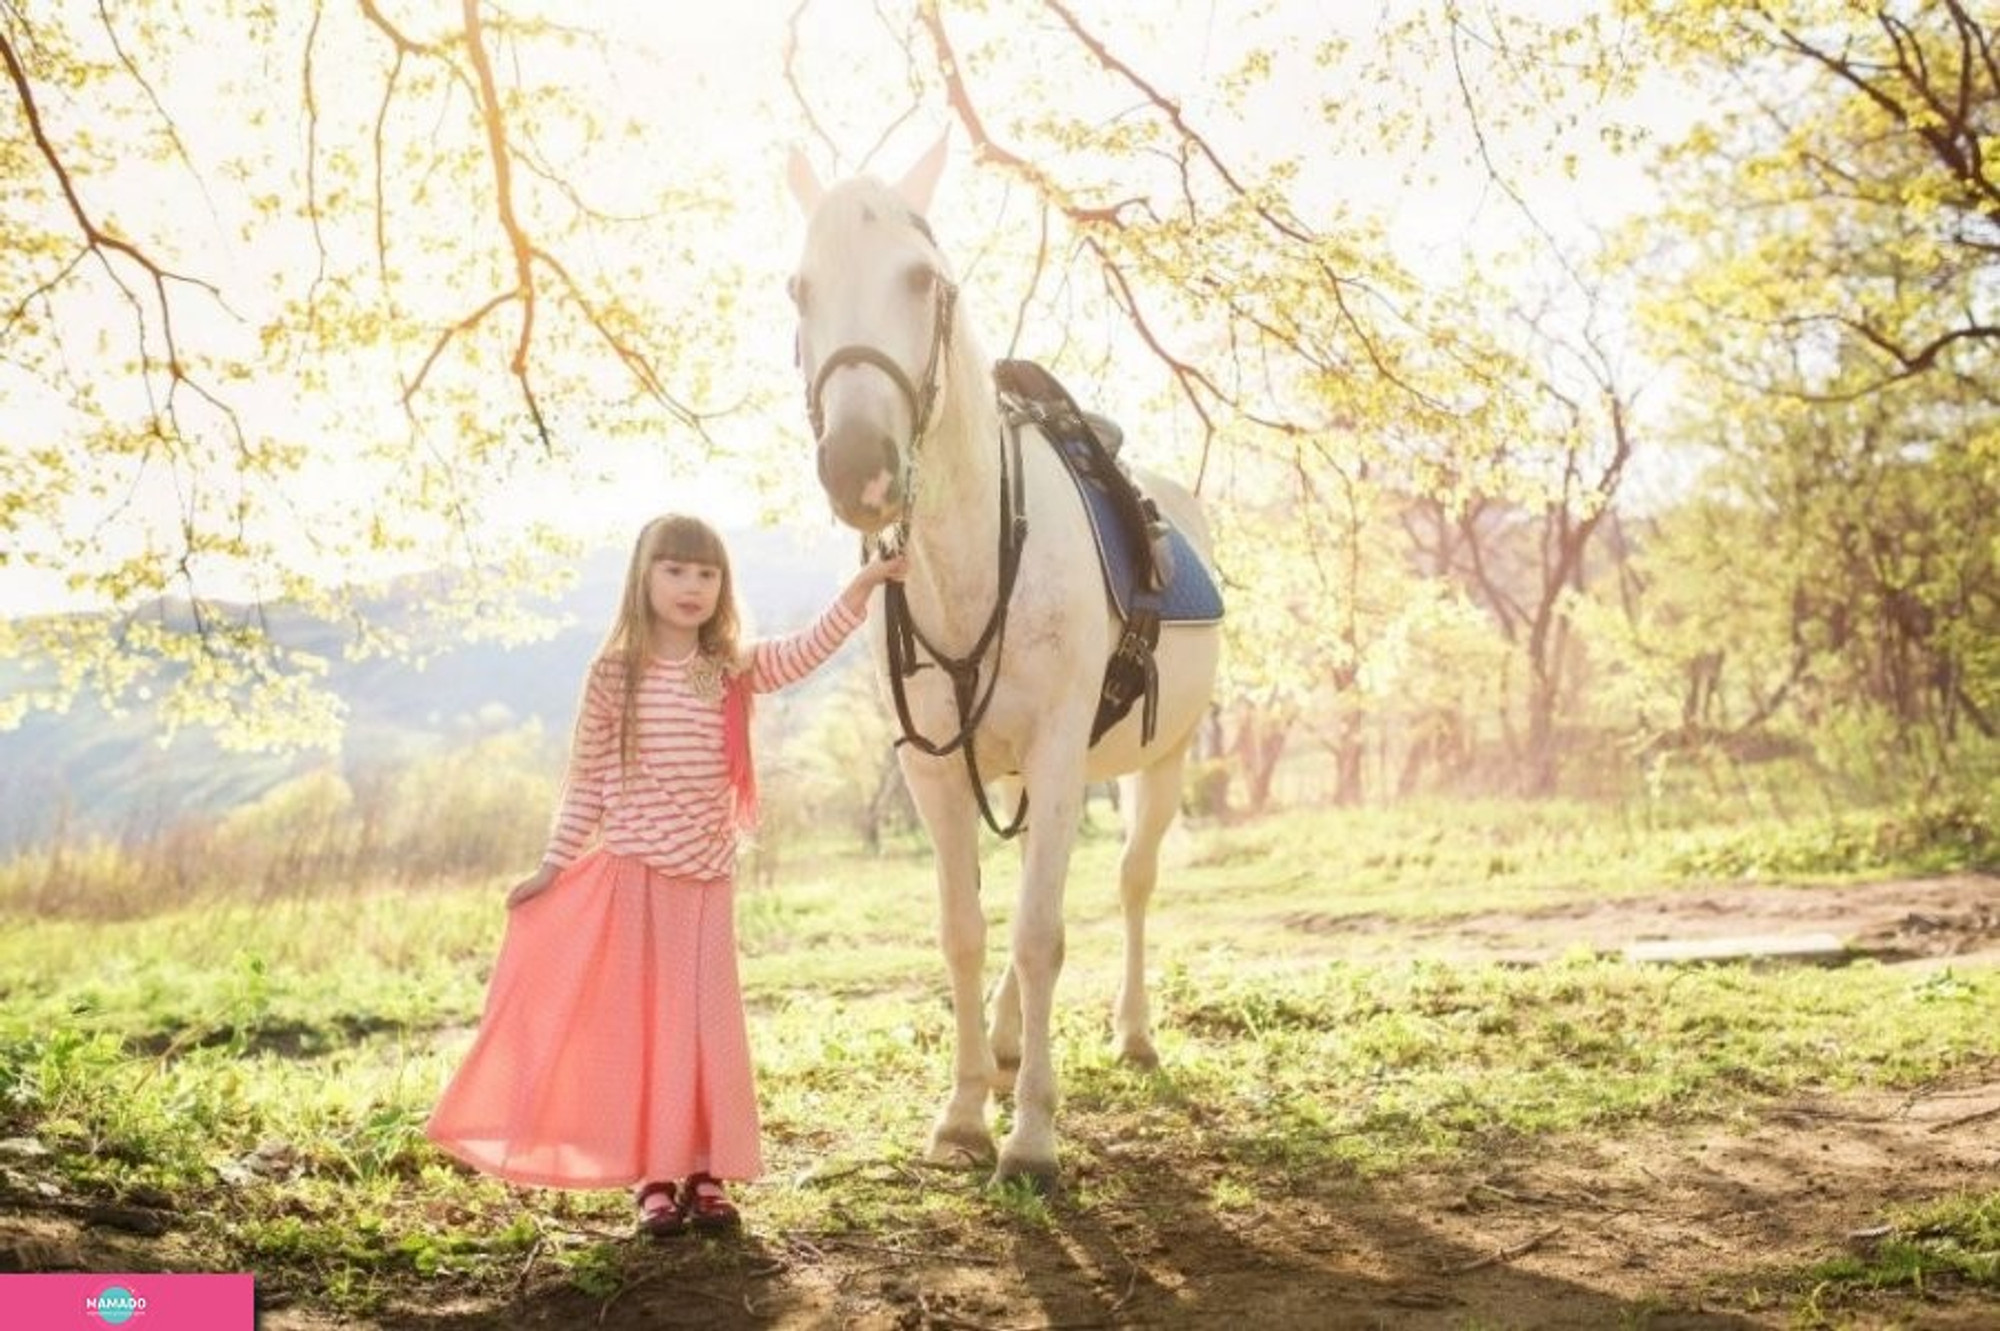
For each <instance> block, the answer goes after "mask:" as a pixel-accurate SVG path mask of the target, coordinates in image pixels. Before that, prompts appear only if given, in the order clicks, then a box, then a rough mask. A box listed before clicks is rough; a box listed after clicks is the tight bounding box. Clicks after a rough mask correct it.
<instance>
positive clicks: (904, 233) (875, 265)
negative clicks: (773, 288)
mask: <svg viewBox="0 0 2000 1331" xmlns="http://www.w3.org/2000/svg"><path fill="white" fill-rule="evenodd" d="M944 148H945V145H944V141H943V140H942V139H940V140H939V141H938V144H937V146H936V147H935V148H933V149H932V150H931V151H930V152H929V153H927V154H925V156H924V158H923V159H922V160H921V161H919V162H918V163H917V164H916V165H915V166H914V167H912V168H911V169H910V172H909V174H908V175H906V176H905V177H903V179H902V180H901V181H899V182H898V183H897V184H896V185H894V186H890V185H885V184H883V183H882V182H880V181H878V180H875V179H873V178H871V177H865V176H864V177H860V178H857V179H853V180H848V181H843V182H842V183H840V184H838V185H835V186H832V187H831V188H826V187H823V186H822V185H821V184H820V181H819V178H818V176H817V175H815V174H814V172H813V169H812V167H811V165H810V164H808V163H807V161H806V159H805V157H804V156H803V155H802V154H801V153H799V152H798V151H797V150H796V149H795V150H793V152H792V160H791V167H790V171H789V183H790V185H791V189H792V195H793V197H794V198H796V199H797V200H798V202H799V206H800V207H801V208H803V209H804V210H805V213H806V216H807V218H808V219H809V220H808V223H807V226H806V240H805V249H804V252H803V254H802V255H801V256H800V259H799V266H798V270H797V271H796V272H795V273H794V274H793V275H792V280H791V296H792V303H793V304H794V305H795V306H796V307H797V308H798V316H799V322H798V361H799V372H800V374H801V375H803V376H804V379H805V385H806V409H807V413H808V415H809V416H810V418H811V420H812V427H813V433H814V434H815V435H816V436H817V443H818V448H819V481H820V485H821V486H823V487H824V488H825V490H826V495H827V498H828V499H829V500H831V501H832V503H833V511H834V513H835V514H836V515H837V516H838V517H839V518H840V520H841V521H842V522H845V523H846V524H847V525H848V526H850V527H854V528H856V529H858V530H860V531H861V532H863V533H864V534H873V533H875V532H878V531H880V530H881V529H882V528H884V527H886V526H888V525H889V524H890V523H892V522H895V521H897V520H898V519H899V518H901V517H903V516H904V513H905V507H906V505H907V504H908V502H909V498H910V496H909V495H908V494H907V493H905V491H906V489H907V487H908V485H909V483H910V475H911V466H912V464H913V462H914V450H915V448H916V446H917V443H918V440H919V438H920V436H921V435H922V434H923V432H924V429H925V427H926V425H927V424H928V423H929V421H930V419H931V416H932V409H933V407H934V405H935V400H936V396H937V391H938V383H939V376H940V375H941V374H942V373H943V370H944V362H945V360H946V359H947V353H948V346H949V341H950V329H951V319H952V309H953V299H954V297H955V295H956V290H957V289H956V287H955V286H954V285H953V284H952V281H951V278H950V276H949V274H948V273H947V272H946V271H945V265H944V259H943V257H942V256H941V255H939V253H938V250H937V247H936V245H934V244H933V243H932V241H931V236H930V228H929V226H928V225H927V224H926V223H925V221H924V216H923V215H924V210H925V209H926V208H928V207H929V206H930V197H931V191H932V189H933V188H934V187H935V186H936V184H937V178H938V173H939V172H940V171H941V170H942V169H943V167H944Z"/></svg>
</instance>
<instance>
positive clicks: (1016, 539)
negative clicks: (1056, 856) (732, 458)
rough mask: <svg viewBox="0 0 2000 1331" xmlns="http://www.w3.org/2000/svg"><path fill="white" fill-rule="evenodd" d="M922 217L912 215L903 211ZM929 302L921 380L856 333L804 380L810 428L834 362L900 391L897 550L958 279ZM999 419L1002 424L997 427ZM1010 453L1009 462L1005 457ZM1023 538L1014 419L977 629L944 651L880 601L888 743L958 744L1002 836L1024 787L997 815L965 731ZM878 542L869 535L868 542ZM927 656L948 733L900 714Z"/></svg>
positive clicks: (820, 415) (1004, 451)
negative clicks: (944, 691)
mask: <svg viewBox="0 0 2000 1331" xmlns="http://www.w3.org/2000/svg"><path fill="white" fill-rule="evenodd" d="M912 220H913V221H916V222H917V223H918V225H919V226H920V227H921V228H922V229H923V230H924V233H925V235H926V236H928V235H929V229H928V228H927V227H922V221H921V219H916V218H913V219H912ZM937 282H938V290H937V308H936V311H935V317H934V318H933V319H932V322H931V346H930V357H929V364H928V365H927V366H926V367H925V369H924V380H923V383H922V385H918V384H915V383H913V382H911V380H910V376H909V375H908V374H906V373H904V371H903V367H902V366H900V365H898V364H897V363H896V361H895V358H894V357H892V356H890V355H888V354H887V353H885V352H883V351H882V350H880V349H879V348H876V347H872V346H869V345H867V344H866V343H858V342H850V343H848V344H847V345H845V346H841V347H838V348H835V350H834V351H833V352H832V353H831V354H829V355H828V356H827V358H826V360H825V361H824V362H823V363H822V364H821V365H820V367H819V370H818V372H817V373H815V374H814V375H813V378H812V383H811V384H810V385H809V386H808V388H807V389H806V414H807V416H808V418H809V419H810V420H811V422H812V429H813V435H814V437H816V438H817V437H819V436H821V435H823V434H825V432H826V415H825V409H824V403H823V399H824V395H825V392H826V382H827V380H828V379H829V378H830V377H832V375H833V373H834V371H836V370H840V369H844V368H846V367H848V366H867V367H869V368H871V369H876V370H880V371H881V372H882V373H883V374H884V375H886V376H887V377H888V379H889V382H890V383H892V384H894V385H895V386H896V391H897V392H899V393H901V394H902V395H903V401H904V402H905V404H907V405H908V407H909V409H910V421H911V426H910V440H909V446H908V447H907V448H905V449H904V450H903V475H902V478H901V483H902V491H903V515H902V516H901V517H900V518H898V519H897V520H896V524H895V529H894V531H895V539H894V546H895V548H896V549H898V550H907V549H908V548H909V543H910V511H911V509H912V508H913V507H914V506H915V503H916V478H917V461H918V457H917V451H918V445H919V444H920V443H922V441H923V438H924V435H925V434H926V433H927V432H928V431H929V429H930V425H931V413H932V412H933V411H935V410H936V408H937V401H938V393H939V378H940V375H941V372H942V370H943V366H944V362H945V360H946V358H947V357H948V355H949V352H950V348H951V324H952V318H953V313H954V310H955V308H956V305H957V300H958V287H957V286H956V285H954V284H953V283H951V282H948V281H946V280H944V278H943V276H942V275H940V276H939V277H938V279H937ZM1004 428H1005V427H1003V429H1004ZM1010 463H1011V465H1010ZM1027 542H1028V513H1027V494H1026V482H1025V480H1024V478H1023V469H1022V466H1021V427H1020V425H1019V423H1018V422H1017V423H1015V424H1014V426H1013V427H1012V429H1011V430H1008V431H1007V441H1006V442H1005V443H1003V445H1002V447H1001V451H1000V549H999V561H1000V562H999V568H1000V582H999V586H998V588H997V589H996V591H995V593H994V598H993V610H992V612H991V613H990V614H988V615H987V617H986V625H985V627H984V628H983V629H981V630H980V633H979V637H978V639H977V640H976V641H975V642H974V643H973V644H972V648H971V650H970V651H968V652H966V653H965V654H964V655H962V656H953V655H951V654H950V653H948V652H945V651H943V650H941V649H940V648H939V647H938V645H937V644H936V643H934V642H932V641H931V640H930V638H929V637H927V636H926V635H925V634H924V631H923V630H922V629H920V628H918V627H917V623H916V620H915V618H914V617H913V616H912V615H911V614H910V603H909V598H908V596H907V594H906V593H905V592H904V590H903V586H902V584H901V583H896V582H891V583H889V584H887V585H886V586H885V587H884V588H883V594H882V604H883V611H884V619H885V623H884V630H885V632H886V634H887V640H888V655H889V690H890V693H891V694H892V695H893V696H894V698H895V701H896V720H897V723H898V724H899V725H900V726H901V727H902V731H903V734H902V738H900V739H898V740H897V741H896V743H897V744H898V745H899V746H900V745H903V744H908V745H911V746H912V747H914V748H915V749H916V750H917V751H918V752H920V753H924V754H928V755H929V756H931V757H933V758H942V757H945V756H946V755H948V754H951V753H954V752H963V753H964V754H965V771H966V776H967V777H968V778H969V779H970V780H971V782H972V792H973V794H974V796H975V797H976V798H977V799H978V801H979V813H980V816H981V817H982V818H984V819H985V820H986V825H987V826H988V827H990V828H992V829H993V831H994V832H995V833H996V834H998V835H999V836H1000V837H1001V839H1003V840H1007V839H1011V838H1013V837H1015V836H1017V835H1019V834H1020V832H1021V830H1022V829H1023V828H1024V827H1025V826H1026V825H1027V820H1028V796H1027V792H1026V791H1025V790H1024V791H1023V792H1022V794H1021V801H1020V804H1019V806H1018V807H1017V808H1016V809H1015V810H1014V816H1013V818H1012V819H1011V820H1010V821H1008V822H1007V823H1004V824H1003V823H1002V822H1001V821H1000V818H999V816H998V815H997V814H996V813H995V812H994V810H993V806H992V803H991V802H990V801H989V800H988V799H987V795H986V783H985V781H984V780H983V779H981V777H980V774H979V760H978V758H977V757H976V756H975V755H974V753H973V744H972V736H973V732H974V731H975V730H977V729H978V728H979V723H980V722H981V721H982V720H983V719H984V718H985V716H986V709H987V707H988V705H989V704H991V703H992V701H993V693H994V690H995V688H996V687H997V686H998V685H999V682H1000V664H999V660H1000V651H1001V648H1002V647H1003V645H1004V644H1005V642H1006V638H1007V607H1008V604H1009V603H1010V602H1011V601H1012V600H1013V596H1014V582H1015V579H1016V577H1018V575H1019V574H1020V571H1021V551H1022V550H1023V549H1024V548H1025V547H1026V545H1027ZM879 548H882V547H881V545H879V544H878V549H879ZM919 647H921V648H922V649H923V651H924V653H925V654H926V655H928V656H929V657H930V658H931V659H930V661H928V662H926V661H920V660H918V659H917V649H918V648H919ZM989 650H990V651H991V653H992V655H993V662H994V664H993V671H992V673H991V674H990V675H989V676H988V677H987V680H986V686H985V688H984V689H983V690H982V689H981V688H980V684H979V672H980V667H981V665H982V664H983V663H984V661H985V660H986V657H987V654H988V652H989ZM931 664H935V665H936V666H937V667H938V668H939V669H941V670H943V671H944V673H945V675H946V677H947V678H949V679H950V680H951V690H952V698H953V701H954V702H955V703H956V704H957V708H958V720H959V725H958V732H957V733H956V734H954V735H953V736H951V738H949V739H944V740H933V739H930V738H929V737H927V736H925V735H923V734H921V733H919V732H918V730H917V724H916V721H915V719H914V718H913V717H912V716H911V715H910V702H909V697H908V695H907V693H906V691H905V688H904V680H905V679H907V678H908V677H909V676H911V675H913V674H915V673H916V672H917V671H918V670H921V669H924V668H925V667H926V666H928V665H931Z"/></svg>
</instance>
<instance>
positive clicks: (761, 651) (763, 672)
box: [750, 555, 905, 693]
mask: <svg viewBox="0 0 2000 1331" xmlns="http://www.w3.org/2000/svg"><path fill="white" fill-rule="evenodd" d="M904 568H905V564H904V559H903V556H901V555H897V556H896V557H895V558H893V559H871V560H869V561H868V562H867V563H866V564H863V565H862V566H861V567H860V569H859V570H857V571H856V572H855V574H854V576H853V577H852V578H850V579H849V580H848V583H847V586H846V588H845V589H843V590H842V591H841V593H840V595H839V596H838V597H836V598H835V599H834V602H833V604H832V605H830V606H828V607H827V608H826V611H825V613H824V614H822V615H820V617H819V618H818V619H817V620H815V621H813V624H812V626H811V627H810V628H807V629H805V630H804V631H803V632H799V633H794V634H790V635H788V636H786V637H782V638H766V639H765V640H764V641H762V642H759V643H756V644H754V645H753V646H752V647H751V649H750V687H751V688H752V689H753V690H755V691H756V692H758V693H769V692H770V691H771V690H773V689H782V688H784V687H785V686H786V685H787V684H796V683H797V682H798V681H800V680H802V679H804V678H805V677H806V676H807V675H810V674H811V673H812V672H813V671H815V670H817V669H819V667H820V666H821V665H823V664H824V663H825V662H826V659H827V658H828V657H830V656H832V655H833V654H834V652H835V650H837V649H838V648H839V646H840V644H841V643H843V642H845V641H847V636H848V635H849V634H850V633H852V632H854V630H855V629H857V628H859V627H861V624H862V622H863V621H864V620H865V619H866V618H867V617H868V595H869V593H870V592H872V591H874V590H875V588H876V587H877V586H878V585H880V584H881V583H883V582H887V581H889V580H891V579H895V580H900V579H901V578H902V576H903V573H904Z"/></svg>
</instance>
